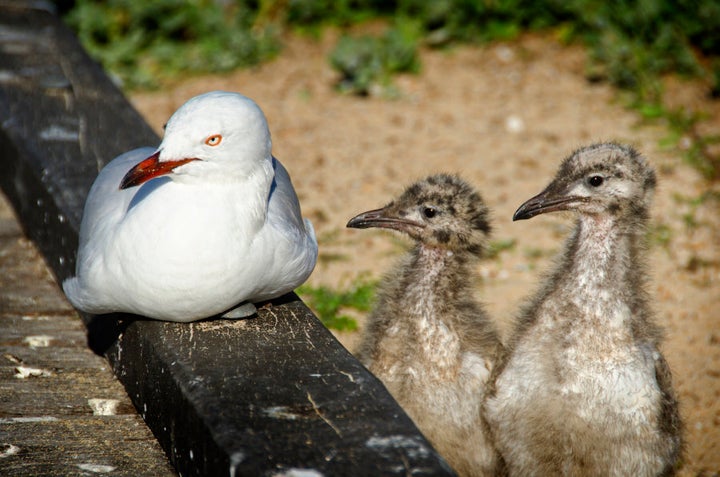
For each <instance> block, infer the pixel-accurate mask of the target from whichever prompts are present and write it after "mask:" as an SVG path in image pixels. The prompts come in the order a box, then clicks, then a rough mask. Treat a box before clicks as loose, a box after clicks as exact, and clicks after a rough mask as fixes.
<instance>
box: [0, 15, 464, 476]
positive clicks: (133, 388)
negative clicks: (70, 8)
mask: <svg viewBox="0 0 720 477" xmlns="http://www.w3.org/2000/svg"><path fill="white" fill-rule="evenodd" d="M35 5H38V4H37V3H36V2H11V3H0V65H1V66H0V124H1V125H2V128H1V130H0V166H1V167H2V174H0V186H1V187H2V188H3V190H4V191H5V193H6V194H7V195H8V197H9V198H10V200H11V202H12V203H13V206H14V207H15V209H16V211H17V213H18V216H19V218H20V220H21V222H22V224H23V227H24V230H25V233H26V234H27V236H29V237H30V238H31V239H32V240H34V241H35V242H36V244H37V245H38V247H39V248H40V250H41V252H42V253H43V255H44V256H45V259H46V260H47V263H48V264H49V266H50V268H51V269H52V271H53V273H54V274H55V276H56V278H57V280H58V282H60V281H62V280H63V279H65V278H67V277H68V276H69V275H70V274H72V272H73V270H74V254H75V250H76V248H77V236H78V230H79V224H80V219H81V215H82V207H83V204H84V201H85V197H86V195H87V191H88V190H89V187H90V185H91V183H92V181H93V179H94V178H95V176H96V175H97V172H98V171H99V170H100V168H101V167H102V166H103V165H104V164H106V163H107V162H108V161H110V160H111V159H112V158H113V157H115V156H116V155H118V154H119V153H121V152H124V151H127V150H129V149H132V148H135V147H139V146H147V145H156V144H158V142H159V138H158V137H157V136H156V135H155V134H154V133H153V132H152V130H151V129H150V127H149V126H148V125H147V124H146V123H145V122H144V121H143V120H142V118H141V117H140V116H139V114H138V113H137V112H136V111H135V110H134V109H133V108H132V107H131V106H130V104H129V103H128V102H127V100H126V99H125V98H124V96H123V95H122V93H121V92H120V91H119V90H118V89H117V88H116V87H115V86H114V85H113V83H112V82H111V81H110V80H109V79H108V77H107V76H106V75H105V73H104V72H103V71H102V69H101V68H100V67H99V66H98V65H97V64H96V63H95V62H93V61H92V60H91V59H90V58H89V57H88V56H87V55H86V53H85V52H84V51H83V49H82V48H81V46H80V45H79V44H78V42H77V40H76V39H75V37H74V36H73V34H72V32H70V31H69V30H68V29H67V28H65V27H64V26H63V25H62V23H61V22H60V20H59V19H58V18H57V17H56V16H55V15H53V14H52V13H51V12H49V11H47V10H43V9H39V8H37V7H35ZM83 319H84V321H85V323H86V325H87V330H88V341H89V344H90V346H91V347H92V348H93V349H94V350H95V351H96V352H98V353H101V354H104V355H106V356H107V357H108V358H109V360H110V362H111V363H112V366H113V368H114V370H115V373H116V375H117V377H118V378H119V379H120V381H121V382H122V383H123V385H124V386H125V389H126V391H127V392H128V394H129V396H130V398H131V399H132V401H133V403H134V405H135V407H136V408H137V409H138V411H139V412H140V413H141V414H142V416H143V417H144V419H145V421H146V422H147V424H148V425H149V426H150V428H151V430H152V431H153V433H154V434H155V436H156V437H157V439H158V440H159V442H160V443H161V445H162V446H163V448H164V449H165V451H166V453H167V454H168V456H169V457H170V460H171V461H172V463H173V464H174V465H175V467H176V469H177V470H178V471H179V472H180V473H181V474H182V475H183V476H190V475H229V476H239V475H253V476H256V475H282V474H285V475H291V474H292V472H293V471H299V470H304V471H305V472H306V473H305V474H302V475H409V474H413V475H453V474H452V471H451V470H450V469H449V467H448V466H447V464H446V463H445V462H444V460H443V459H442V458H441V457H440V456H439V455H438V454H437V453H436V451H435V450H434V449H433V448H432V447H431V446H430V444H429V443H428V442H427V441H426V440H425V438H424V437H423V436H422V435H421V434H420V433H419V432H418V430H417V428H416V427H415V426H414V424H413V423H412V421H411V420H410V419H409V418H408V417H407V416H406V415H405V414H404V412H403V411H402V410H401V408H400V407H399V406H398V405H397V403H396V402H395V401H394V400H393V399H392V398H391V397H390V395H389V394H388V393H387V391H386V390H385V388H384V387H383V386H382V384H381V383H380V382H379V381H378V380H377V379H376V378H375V377H374V376H372V375H371V374H370V373H369V372H368V371H367V370H366V369H365V368H364V367H363V366H362V365H360V363H358V362H357V361H356V360H355V359H354V358H353V357H352V355H350V353H348V352H347V351H346V350H345V349H344V348H343V347H342V346H341V345H340V344H339V343H338V342H337V341H336V340H335V338H334V337H333V336H332V334H331V333H329V332H328V331H327V329H325V327H324V326H322V324H321V323H320V322H319V321H318V320H317V318H316V317H315V316H314V315H313V314H312V313H311V312H310V311H309V310H308V308H307V307H306V306H305V305H304V304H303V303H302V302H301V301H300V300H299V299H298V298H297V296H295V295H294V294H290V295H288V296H286V297H284V298H283V299H281V300H277V301H276V302H274V303H273V305H272V307H270V308H269V309H262V310H261V311H260V313H259V316H257V317H256V318H254V319H249V320H244V321H227V320H210V321H204V322H198V323H194V324H183V323H166V322H158V321H153V320H146V319H143V318H141V317H133V316H129V315H112V316H98V317H93V316H83Z"/></svg>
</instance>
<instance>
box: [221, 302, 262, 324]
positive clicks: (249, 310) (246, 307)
mask: <svg viewBox="0 0 720 477" xmlns="http://www.w3.org/2000/svg"><path fill="white" fill-rule="evenodd" d="M255 313H257V308H255V305H253V304H252V303H242V304H240V305H238V306H236V307H235V308H232V309H230V310H228V311H226V312H225V313H223V314H222V318H226V319H229V320H237V319H240V318H247V317H248V316H252V315H254V314H255Z"/></svg>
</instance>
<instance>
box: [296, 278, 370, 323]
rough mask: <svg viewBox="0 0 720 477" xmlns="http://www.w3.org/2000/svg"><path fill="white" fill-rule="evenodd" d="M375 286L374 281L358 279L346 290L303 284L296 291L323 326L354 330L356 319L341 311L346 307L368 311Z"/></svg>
mask: <svg viewBox="0 0 720 477" xmlns="http://www.w3.org/2000/svg"><path fill="white" fill-rule="evenodd" d="M375 288H376V283H375V282H370V281H365V280H360V281H358V282H356V283H354V284H353V285H352V286H351V287H350V288H349V289H347V290H337V289H333V288H330V287H326V286H319V287H313V286H310V285H307V284H305V285H302V286H301V287H299V288H298V289H297V290H296V291H297V293H298V295H300V296H301V297H302V298H303V300H306V302H307V303H308V306H310V308H311V309H312V310H313V311H314V312H315V314H317V316H318V318H320V321H322V322H323V324H324V325H325V326H327V327H328V328H333V329H336V330H340V331H354V330H356V329H357V321H356V320H355V319H354V318H352V317H351V316H348V315H347V314H343V313H342V311H343V309H348V308H352V309H355V310H357V311H361V312H367V311H370V309H371V307H372V303H373V300H374V297H375Z"/></svg>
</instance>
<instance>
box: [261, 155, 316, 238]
mask: <svg viewBox="0 0 720 477" xmlns="http://www.w3.org/2000/svg"><path fill="white" fill-rule="evenodd" d="M272 159H273V169H274V170H275V178H274V179H273V183H272V186H271V189H270V198H269V203H268V218H269V220H270V221H271V222H272V221H278V220H281V221H283V222H284V224H285V226H286V227H287V225H288V223H287V222H288V221H289V222H291V224H292V225H293V226H294V227H293V228H296V229H298V230H301V231H305V232H307V233H309V234H311V235H312V237H313V239H314V236H315V233H314V231H313V230H312V226H310V228H309V230H306V224H309V222H307V221H303V218H302V212H301V209H300V201H299V200H298V197H297V194H296V193H295V188H294V187H293V185H292V180H290V175H289V174H288V172H287V170H286V169H285V167H284V166H283V165H282V164H281V163H280V161H278V160H277V159H276V158H274V157H273V158H272ZM277 225H280V224H279V223H278V224H277Z"/></svg>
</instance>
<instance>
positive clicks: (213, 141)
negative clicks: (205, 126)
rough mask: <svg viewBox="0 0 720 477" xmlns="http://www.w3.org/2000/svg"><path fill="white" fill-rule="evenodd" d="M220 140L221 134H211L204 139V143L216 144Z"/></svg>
mask: <svg viewBox="0 0 720 477" xmlns="http://www.w3.org/2000/svg"><path fill="white" fill-rule="evenodd" d="M221 141H222V136H221V135H220V134H213V135H212V136H210V137H209V138H207V139H205V144H207V145H208V146H217V145H218V144H220V142H221Z"/></svg>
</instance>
